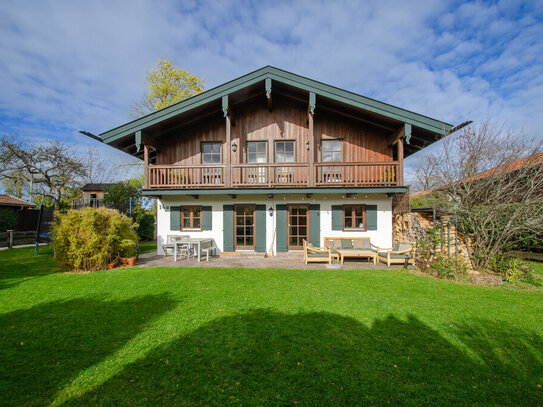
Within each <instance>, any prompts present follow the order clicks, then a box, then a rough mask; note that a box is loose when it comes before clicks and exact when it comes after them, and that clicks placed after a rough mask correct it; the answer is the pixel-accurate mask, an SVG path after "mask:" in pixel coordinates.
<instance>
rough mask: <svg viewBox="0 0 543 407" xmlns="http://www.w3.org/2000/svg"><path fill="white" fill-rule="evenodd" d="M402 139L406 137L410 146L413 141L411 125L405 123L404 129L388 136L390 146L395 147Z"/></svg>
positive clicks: (401, 128)
mask: <svg viewBox="0 0 543 407" xmlns="http://www.w3.org/2000/svg"><path fill="white" fill-rule="evenodd" d="M402 137H404V138H405V142H406V143H407V144H409V141H410V140H411V124H409V123H404V124H403V126H402V127H400V128H399V129H397V130H395V131H394V132H393V133H392V134H391V135H390V136H388V145H389V146H393V145H394V144H396V143H397V142H398V140H399V139H400V138H402Z"/></svg>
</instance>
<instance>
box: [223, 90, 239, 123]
mask: <svg viewBox="0 0 543 407" xmlns="http://www.w3.org/2000/svg"><path fill="white" fill-rule="evenodd" d="M229 103H230V102H229V100H228V95H225V96H223V97H222V113H223V116H224V117H229V118H230V124H231V125H232V126H235V125H236V123H235V122H234V114H233V112H232V107H231V106H230V105H229Z"/></svg>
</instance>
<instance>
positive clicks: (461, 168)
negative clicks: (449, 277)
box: [435, 122, 543, 269]
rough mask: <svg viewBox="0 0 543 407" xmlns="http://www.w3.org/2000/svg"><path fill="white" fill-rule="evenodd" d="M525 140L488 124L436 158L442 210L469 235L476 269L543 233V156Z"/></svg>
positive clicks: (448, 143) (450, 143)
mask: <svg viewBox="0 0 543 407" xmlns="http://www.w3.org/2000/svg"><path fill="white" fill-rule="evenodd" d="M540 151H541V150H540V147H539V146H537V145H535V144H534V143H533V142H532V141H530V140H527V139H526V137H524V136H522V135H518V134H514V133H506V132H504V131H502V130H501V129H495V128H493V127H492V126H491V125H490V124H489V123H488V122H487V123H483V124H482V125H480V126H479V127H478V128H468V129H466V130H464V131H462V132H461V133H460V134H458V135H453V136H450V137H449V138H448V139H447V140H445V142H444V144H443V148H442V150H441V151H440V152H438V153H437V155H436V156H435V159H436V163H437V164H438V166H437V167H436V176H437V178H438V182H439V184H440V185H441V187H440V188H439V189H440V190H441V191H442V192H444V194H443V197H444V198H443V199H442V200H441V202H440V203H441V205H442V206H443V207H444V208H446V209H449V210H450V211H452V212H454V213H456V214H457V215H458V217H459V221H460V225H459V227H460V229H461V230H463V232H464V233H465V234H466V235H468V236H469V238H470V240H471V243H472V247H471V249H472V250H471V255H472V258H471V260H472V264H473V266H474V267H475V268H477V269H484V268H485V267H486V266H487V264H488V262H489V260H490V259H491V258H492V257H493V256H495V255H497V254H498V253H500V252H501V251H502V250H503V249H506V248H507V247H509V246H511V245H514V244H519V243H522V240H523V239H525V238H526V236H530V235H531V234H533V233H540V231H541V230H542V229H543V154H541V153H540Z"/></svg>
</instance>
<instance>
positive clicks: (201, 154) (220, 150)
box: [200, 141, 223, 165]
mask: <svg viewBox="0 0 543 407" xmlns="http://www.w3.org/2000/svg"><path fill="white" fill-rule="evenodd" d="M206 144H218V145H219V162H218V163H205V162H204V145H206ZM222 146H223V142H222V141H201V142H200V164H204V165H213V164H222V159H223V154H222ZM208 154H215V153H208Z"/></svg>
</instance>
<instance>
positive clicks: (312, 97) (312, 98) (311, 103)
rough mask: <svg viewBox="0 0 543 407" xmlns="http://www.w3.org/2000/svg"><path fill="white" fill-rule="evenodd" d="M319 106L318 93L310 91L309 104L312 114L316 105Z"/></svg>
mask: <svg viewBox="0 0 543 407" xmlns="http://www.w3.org/2000/svg"><path fill="white" fill-rule="evenodd" d="M316 106H317V95H316V94H315V93H314V92H309V106H308V111H309V114H310V115H311V116H313V115H314V114H315V107H316Z"/></svg>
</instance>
